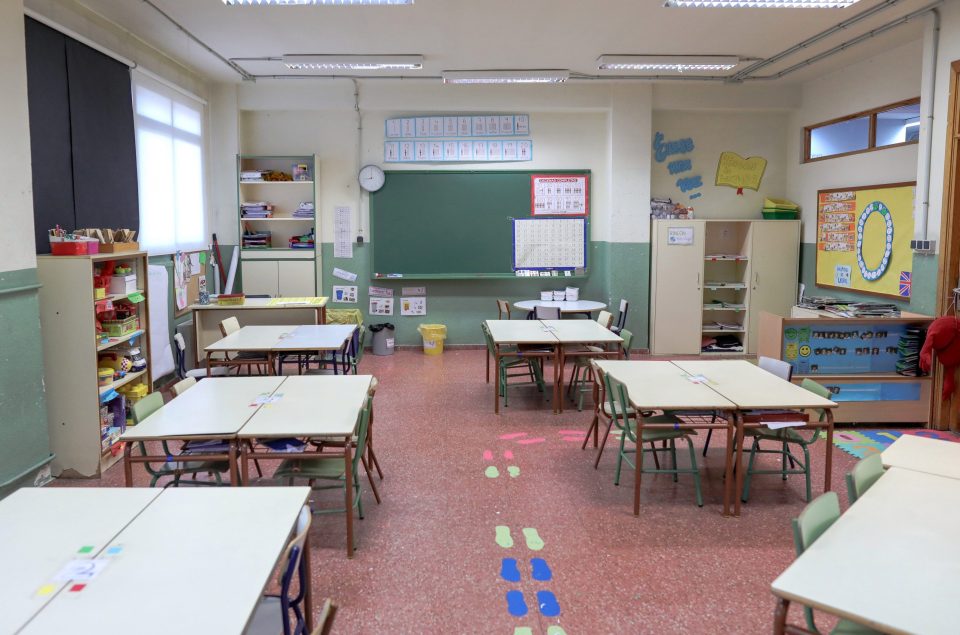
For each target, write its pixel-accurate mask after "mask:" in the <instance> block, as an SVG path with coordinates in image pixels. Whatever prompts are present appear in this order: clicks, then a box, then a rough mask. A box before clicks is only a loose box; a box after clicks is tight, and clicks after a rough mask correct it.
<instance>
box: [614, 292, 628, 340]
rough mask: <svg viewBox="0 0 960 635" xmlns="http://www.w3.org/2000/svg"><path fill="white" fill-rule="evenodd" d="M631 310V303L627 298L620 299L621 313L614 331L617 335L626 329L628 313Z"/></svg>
mask: <svg viewBox="0 0 960 635" xmlns="http://www.w3.org/2000/svg"><path fill="white" fill-rule="evenodd" d="M629 309H630V303H629V302H627V300H626V298H620V313H619V314H618V315H617V323H616V324H615V325H614V329H613V330H615V331H616V332H617V333H619V332H620V331H622V330H623V329H624V327H626V326H627V311H628V310H629Z"/></svg>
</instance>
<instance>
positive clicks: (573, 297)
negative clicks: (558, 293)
mask: <svg viewBox="0 0 960 635" xmlns="http://www.w3.org/2000/svg"><path fill="white" fill-rule="evenodd" d="M579 299H580V289H579V288H578V287H567V302H576V301H577V300H579Z"/></svg>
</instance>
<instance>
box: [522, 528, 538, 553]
mask: <svg viewBox="0 0 960 635" xmlns="http://www.w3.org/2000/svg"><path fill="white" fill-rule="evenodd" d="M523 537H524V538H526V539H527V549H529V550H531V551H540V550H541V549H543V539H542V538H540V534H538V533H537V530H536V529H534V528H533V527H524V528H523Z"/></svg>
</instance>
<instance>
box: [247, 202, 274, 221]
mask: <svg viewBox="0 0 960 635" xmlns="http://www.w3.org/2000/svg"><path fill="white" fill-rule="evenodd" d="M240 215H241V216H243V218H270V217H271V216H273V205H271V204H270V203H267V202H265V201H254V202H247V201H244V202H243V203H240Z"/></svg>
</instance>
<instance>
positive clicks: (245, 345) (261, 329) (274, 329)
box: [204, 325, 295, 352]
mask: <svg viewBox="0 0 960 635" xmlns="http://www.w3.org/2000/svg"><path fill="white" fill-rule="evenodd" d="M294 330H295V327H293V326H289V325H288V326H243V327H241V328H240V330H239V331H235V332H233V333H231V334H230V335H227V336H226V337H224V338H222V339H219V340H217V341H216V342H214V343H213V344H210V345H209V346H207V347H206V348H205V349H204V350H207V351H211V352H221V351H225V352H229V351H270V350H273V349H274V348H275V347H276V345H277V342H279V341H280V339H281V338H283V337H284V336H289V335H290V334H291V333H293V331H294Z"/></svg>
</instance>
